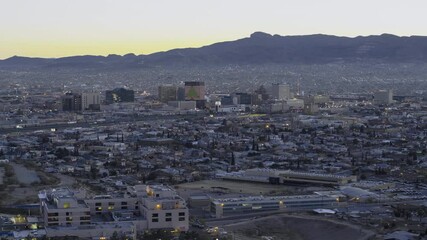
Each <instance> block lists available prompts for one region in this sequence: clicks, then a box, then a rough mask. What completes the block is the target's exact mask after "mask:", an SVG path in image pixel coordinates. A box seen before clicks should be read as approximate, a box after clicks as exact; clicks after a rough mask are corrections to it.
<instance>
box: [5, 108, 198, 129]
mask: <svg viewBox="0 0 427 240" xmlns="http://www.w3.org/2000/svg"><path fill="white" fill-rule="evenodd" d="M203 116H205V113H203V112H202V113H198V114H186V115H142V116H137V117H134V118H126V119H120V120H115V121H105V122H97V123H95V122H76V123H72V124H68V123H60V124H46V125H39V126H28V127H24V128H0V134H9V133H25V132H33V131H38V130H49V131H50V130H51V129H53V128H55V129H57V130H61V129H66V128H78V127H81V128H89V127H96V126H99V127H101V126H111V125H118V124H126V123H138V122H150V121H159V120H171V119H194V118H197V117H203Z"/></svg>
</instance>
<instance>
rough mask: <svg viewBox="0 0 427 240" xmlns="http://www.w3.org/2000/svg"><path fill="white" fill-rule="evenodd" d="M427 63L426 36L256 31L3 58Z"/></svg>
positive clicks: (23, 62) (37, 61) (55, 62)
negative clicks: (111, 50) (134, 48)
mask: <svg viewBox="0 0 427 240" xmlns="http://www.w3.org/2000/svg"><path fill="white" fill-rule="evenodd" d="M362 61H363V62H365V61H375V62H384V63H389V62H392V63H401V62H423V63H426V62H427V37H424V36H410V37H399V36H395V35H391V34H382V35H374V36H359V37H354V38H350V37H337V36H331V35H322V34H316V35H304V36H280V35H270V34H267V33H263V32H255V33H253V34H251V35H250V37H247V38H243V39H239V40H235V41H228V42H220V43H215V44H212V45H209V46H204V47H200V48H185V49H174V50H170V51H165V52H157V53H153V54H149V55H135V54H127V55H124V56H120V55H108V56H106V57H104V56H72V57H63V58H29V57H19V56H14V57H11V58H8V59H5V60H0V69H31V68H41V69H50V68H57V67H60V68H77V69H98V68H100V69H129V68H144V67H155V66H198V65H204V66H209V65H222V64H327V63H335V62H362Z"/></svg>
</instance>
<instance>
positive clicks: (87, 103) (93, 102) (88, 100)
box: [82, 92, 101, 110]
mask: <svg viewBox="0 0 427 240" xmlns="http://www.w3.org/2000/svg"><path fill="white" fill-rule="evenodd" d="M100 103H101V100H100V94H99V93H97V92H85V93H82V109H83V110H99V106H100Z"/></svg>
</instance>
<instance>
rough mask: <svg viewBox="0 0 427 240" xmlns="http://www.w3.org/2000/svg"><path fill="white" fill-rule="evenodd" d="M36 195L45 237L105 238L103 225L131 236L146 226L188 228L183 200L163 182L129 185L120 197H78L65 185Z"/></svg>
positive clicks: (108, 233)
mask: <svg viewBox="0 0 427 240" xmlns="http://www.w3.org/2000/svg"><path fill="white" fill-rule="evenodd" d="M38 196H39V199H40V212H41V215H42V218H43V220H44V222H45V228H46V233H47V236H48V237H60V236H62V235H61V232H63V233H64V234H65V233H66V234H67V235H68V236H76V237H81V238H86V237H91V238H93V237H109V235H111V234H112V233H114V231H111V230H108V231H103V229H107V228H108V227H107V226H110V228H111V227H112V226H113V228H115V231H117V232H119V233H124V234H125V235H126V236H129V237H131V238H132V236H134V235H135V234H136V232H140V231H145V230H150V229H173V230H178V231H187V230H188V228H189V224H188V223H189V216H188V215H189V213H188V208H187V205H186V202H185V200H184V199H182V198H181V197H180V196H178V195H177V193H176V191H174V190H173V189H171V188H170V187H168V186H164V185H151V186H149V185H136V186H131V187H128V188H127V189H126V192H125V193H123V195H122V196H117V195H115V196H112V195H98V196H93V197H91V198H81V199H80V198H78V197H76V196H75V194H74V192H73V191H71V190H70V189H68V188H60V189H51V190H44V191H41V192H40V193H39V194H38ZM82 225H85V226H82ZM91 229H92V230H91ZM83 230H84V231H83ZM100 234H101V235H102V236H98V235H100ZM64 236H65V235H64Z"/></svg>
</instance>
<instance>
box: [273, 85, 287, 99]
mask: <svg viewBox="0 0 427 240" xmlns="http://www.w3.org/2000/svg"><path fill="white" fill-rule="evenodd" d="M271 93H272V97H273V99H277V100H284V99H289V98H291V90H290V87H289V84H282V83H273V84H272V85H271Z"/></svg>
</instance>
